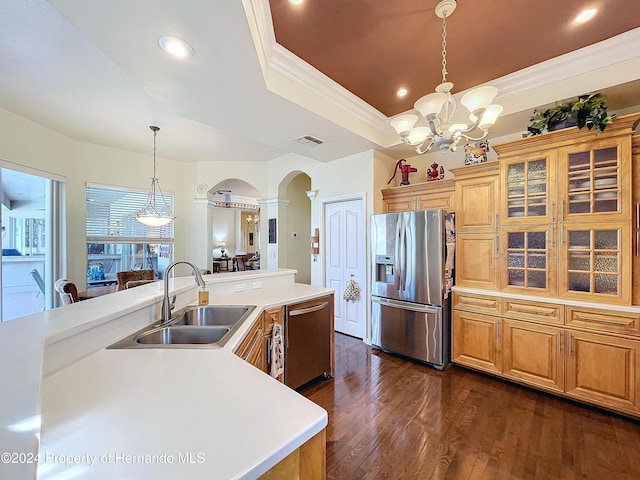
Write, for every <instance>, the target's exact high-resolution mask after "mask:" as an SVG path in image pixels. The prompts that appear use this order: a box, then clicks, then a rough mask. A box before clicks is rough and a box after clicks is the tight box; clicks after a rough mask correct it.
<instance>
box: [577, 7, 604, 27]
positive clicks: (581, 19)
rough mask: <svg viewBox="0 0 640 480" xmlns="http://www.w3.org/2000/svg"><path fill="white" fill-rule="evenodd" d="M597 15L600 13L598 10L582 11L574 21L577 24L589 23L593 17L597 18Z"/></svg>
mask: <svg viewBox="0 0 640 480" xmlns="http://www.w3.org/2000/svg"><path fill="white" fill-rule="evenodd" d="M596 13H598V10H597V9H596V8H588V9H585V10H583V11H581V12H580V13H579V14H578V15H577V16H576V18H575V19H574V20H573V21H574V22H576V23H585V22H588V21H589V20H591V19H592V18H593V17H595V16H596Z"/></svg>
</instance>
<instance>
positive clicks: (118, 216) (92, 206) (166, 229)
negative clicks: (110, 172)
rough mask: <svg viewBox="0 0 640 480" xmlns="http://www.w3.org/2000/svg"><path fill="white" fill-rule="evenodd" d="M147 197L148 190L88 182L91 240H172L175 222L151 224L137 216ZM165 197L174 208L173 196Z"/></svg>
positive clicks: (89, 235)
mask: <svg viewBox="0 0 640 480" xmlns="http://www.w3.org/2000/svg"><path fill="white" fill-rule="evenodd" d="M158 195H159V194H158ZM147 198H148V192H146V191H141V190H123V189H117V188H110V187H105V186H99V185H87V242H88V243H109V242H119V243H140V242H141V241H144V242H145V243H172V242H173V223H174V222H169V223H168V224H167V225H163V226H162V227H150V226H147V225H144V224H142V223H140V222H139V221H137V220H136V219H135V214H136V213H137V212H138V211H139V210H140V209H141V208H142V207H143V206H144V204H145V203H146V202H147ZM164 198H165V201H166V202H167V204H168V205H169V207H171V210H172V211H173V195H170V194H166V193H165V194H164ZM158 201H160V202H161V199H160V198H158Z"/></svg>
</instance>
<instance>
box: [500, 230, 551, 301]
mask: <svg viewBox="0 0 640 480" xmlns="http://www.w3.org/2000/svg"><path fill="white" fill-rule="evenodd" d="M500 238H501V251H502V257H501V259H500V263H501V266H502V268H501V269H500V273H501V276H502V278H501V282H500V283H501V285H502V290H503V291H505V292H514V293H515V292H522V293H527V292H529V293H531V292H536V294H538V295H544V296H555V295H556V251H557V249H556V248H555V226H554V225H551V226H550V225H529V226H515V225H509V226H504V227H503V228H502V229H501V235H500Z"/></svg>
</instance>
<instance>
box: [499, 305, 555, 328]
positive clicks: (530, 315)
mask: <svg viewBox="0 0 640 480" xmlns="http://www.w3.org/2000/svg"><path fill="white" fill-rule="evenodd" d="M503 312H504V313H503V316H505V317H509V318H513V319H516V320H531V321H534V322H545V323H557V324H563V323H564V308H563V307H562V306H561V305H554V304H553V303H537V302H528V301H526V300H510V299H505V300H504V307H503Z"/></svg>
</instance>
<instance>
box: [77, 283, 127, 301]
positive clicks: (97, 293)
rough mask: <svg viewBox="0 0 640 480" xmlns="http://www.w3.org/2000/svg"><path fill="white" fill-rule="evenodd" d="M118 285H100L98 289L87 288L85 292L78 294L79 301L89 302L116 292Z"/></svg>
mask: <svg viewBox="0 0 640 480" xmlns="http://www.w3.org/2000/svg"><path fill="white" fill-rule="evenodd" d="M117 291H118V285H101V286H99V287H89V288H87V289H86V290H83V291H81V292H78V299H79V300H89V299H90V298H95V297H101V296H102V295H108V294H109V293H113V292H117Z"/></svg>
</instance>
